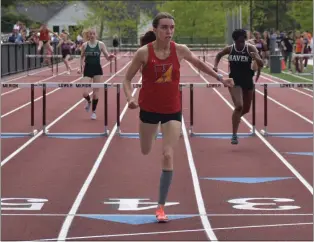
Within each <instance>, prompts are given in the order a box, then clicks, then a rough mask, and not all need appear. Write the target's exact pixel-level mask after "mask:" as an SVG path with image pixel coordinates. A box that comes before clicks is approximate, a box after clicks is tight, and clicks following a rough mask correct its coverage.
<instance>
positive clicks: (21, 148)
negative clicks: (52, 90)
mask: <svg viewBox="0 0 314 242" xmlns="http://www.w3.org/2000/svg"><path fill="white" fill-rule="evenodd" d="M130 63H131V62H130V61H129V62H128V63H127V64H126V65H125V66H123V68H122V69H120V70H119V71H118V72H117V73H115V74H113V75H112V76H111V77H110V78H109V79H108V80H107V81H105V83H107V82H109V81H110V80H111V79H112V78H114V77H115V76H116V75H117V74H119V73H120V72H122V71H123V70H124V69H125V68H126V67H127V66H128V65H129V64H130ZM89 94H90V95H91V94H92V92H90V93H89ZM84 100H85V99H84V98H82V99H81V100H80V101H78V102H77V103H76V104H74V105H73V106H72V107H71V108H69V109H68V110H67V111H65V112H64V113H63V114H61V115H60V116H59V117H57V118H56V119H55V120H54V121H52V122H51V123H50V124H49V125H47V127H46V129H49V128H50V127H52V126H53V125H54V124H56V123H57V122H58V121H59V120H61V119H62V118H63V117H64V116H66V115H67V114H68V113H70V112H71V111H72V110H74V109H75V108H76V107H77V106H78V105H80V104H81V103H82V102H83V101H84ZM42 134H43V130H41V131H40V132H38V133H37V134H36V135H35V136H34V137H32V138H30V139H29V140H28V141H26V142H25V143H24V144H23V145H22V146H20V147H19V148H18V149H16V150H15V151H14V152H12V153H11V154H10V155H9V156H7V157H6V158H5V159H4V160H3V161H1V167H2V166H3V165H5V164H6V163H7V162H8V161H9V160H11V159H12V158H13V157H15V156H16V155H17V154H18V153H20V152H21V151H22V150H23V149H25V148H26V147H27V146H28V145H29V144H31V143H32V142H33V141H34V140H36V139H37V138H38V137H40V136H41V135H42Z"/></svg>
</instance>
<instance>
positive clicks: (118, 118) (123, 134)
mask: <svg viewBox="0 0 314 242" xmlns="http://www.w3.org/2000/svg"><path fill="white" fill-rule="evenodd" d="M184 85H185V84H181V83H180V85H179V89H180V98H181V110H182V87H183V86H184ZM113 86H116V87H117V96H116V98H117V112H116V119H117V131H116V134H117V135H119V136H120V137H122V138H139V136H140V134H139V133H125V132H122V131H121V120H120V111H121V107H120V89H121V88H120V87H121V86H122V83H116V84H113ZM131 86H132V87H133V88H141V87H142V84H141V83H136V84H135V83H131ZM182 115H183V114H182V112H181V119H182ZM182 135H183V132H182V124H181V130H180V136H182ZM162 136H163V135H162V133H161V132H158V134H156V139H160V138H162Z"/></svg>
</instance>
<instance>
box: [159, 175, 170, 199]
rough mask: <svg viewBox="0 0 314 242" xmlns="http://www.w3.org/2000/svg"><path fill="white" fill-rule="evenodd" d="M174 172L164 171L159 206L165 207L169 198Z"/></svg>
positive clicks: (161, 178)
mask: <svg viewBox="0 0 314 242" xmlns="http://www.w3.org/2000/svg"><path fill="white" fill-rule="evenodd" d="M172 173H173V171H166V170H163V171H162V173H161V176H160V185H159V200H158V204H161V205H165V203H166V198H167V196H168V191H169V187H170V184H171V180H172Z"/></svg>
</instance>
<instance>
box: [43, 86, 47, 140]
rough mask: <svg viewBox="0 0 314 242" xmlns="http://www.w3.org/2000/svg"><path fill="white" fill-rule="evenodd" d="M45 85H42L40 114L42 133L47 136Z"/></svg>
mask: <svg viewBox="0 0 314 242" xmlns="http://www.w3.org/2000/svg"><path fill="white" fill-rule="evenodd" d="M46 92H47V89H46V84H45V83H44V84H43V113H42V115H43V116H42V122H43V124H42V125H43V133H44V134H47V132H48V130H46Z"/></svg>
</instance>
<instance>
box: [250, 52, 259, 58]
mask: <svg viewBox="0 0 314 242" xmlns="http://www.w3.org/2000/svg"><path fill="white" fill-rule="evenodd" d="M250 55H251V57H252V59H253V60H256V59H257V57H258V53H256V52H251V53H250Z"/></svg>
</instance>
